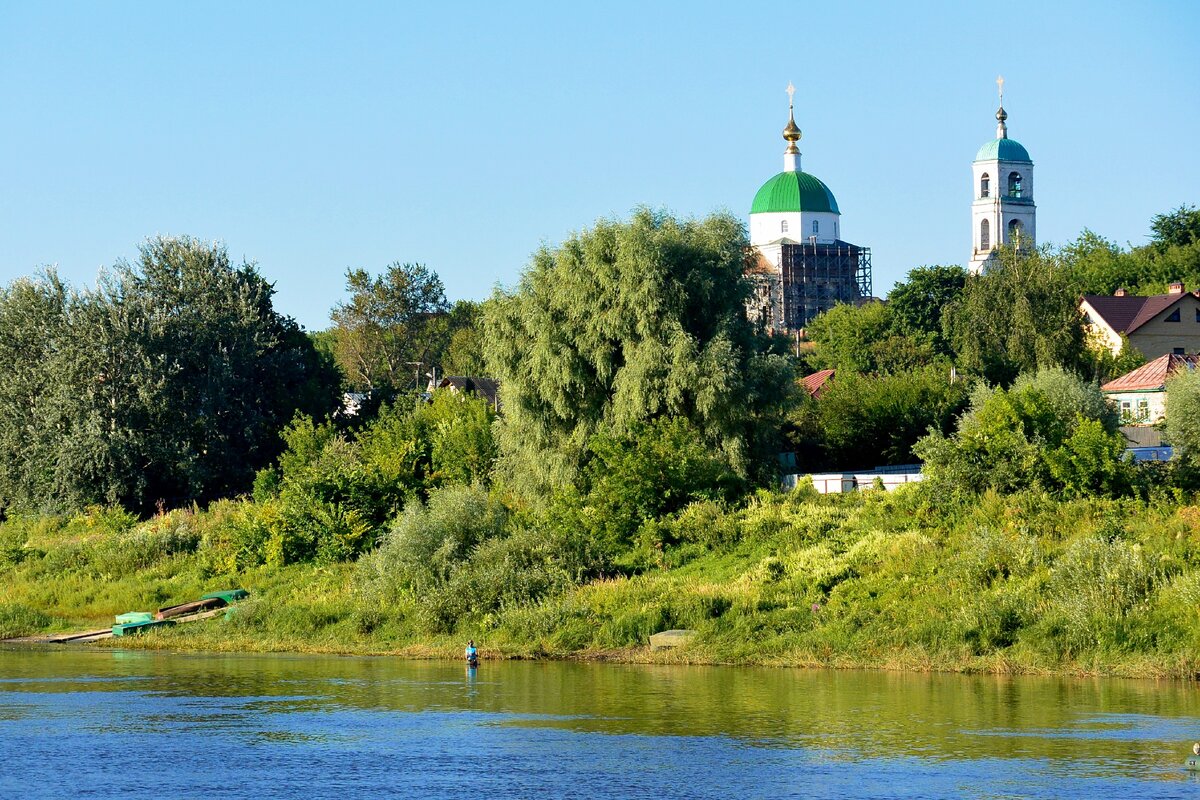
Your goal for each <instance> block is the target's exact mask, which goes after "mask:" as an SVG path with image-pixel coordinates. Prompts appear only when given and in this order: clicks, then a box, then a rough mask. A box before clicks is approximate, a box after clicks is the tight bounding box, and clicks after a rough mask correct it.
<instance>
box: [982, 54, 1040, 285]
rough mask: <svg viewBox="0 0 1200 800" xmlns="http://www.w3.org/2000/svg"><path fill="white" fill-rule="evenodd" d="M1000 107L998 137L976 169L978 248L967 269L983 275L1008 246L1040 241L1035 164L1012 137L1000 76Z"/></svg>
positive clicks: (985, 148)
mask: <svg viewBox="0 0 1200 800" xmlns="http://www.w3.org/2000/svg"><path fill="white" fill-rule="evenodd" d="M996 83H997V84H998V85H999V86H1000V108H999V110H997V111H996V123H997V124H996V138H995V139H992V140H991V141H990V142H984V144H983V147H980V148H979V152H978V153H976V154H975V162H974V163H973V164H972V165H971V174H972V179H973V185H972V190H973V192H974V194H975V199H974V200H973V201H972V203H971V230H972V231H973V238H974V246H973V247H972V248H971V260H970V262H969V263H968V269H969V270H970V271H971V272H972V273H975V274H978V273H979V272H982V271H983V270H984V269H985V268H986V267H987V263H988V262H989V261H990V260H991V259H993V258H995V250H996V248H998V247H1001V246H1003V245H1013V246H1015V247H1018V248H1026V247H1029V248H1032V247H1034V246H1036V242H1037V224H1036V222H1037V206H1036V205H1035V204H1034V202H1033V161H1032V159H1030V158H1029V151H1028V150H1026V149H1025V148H1024V147H1023V146H1022V145H1021V143H1020V142H1018V141H1017V140H1016V139H1010V138H1008V124H1007V121H1008V113H1007V112H1006V111H1005V110H1004V78H998V79H997V81H996Z"/></svg>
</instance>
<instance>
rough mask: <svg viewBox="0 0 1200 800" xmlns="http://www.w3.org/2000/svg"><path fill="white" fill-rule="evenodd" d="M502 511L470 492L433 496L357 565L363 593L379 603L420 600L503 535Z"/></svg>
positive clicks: (408, 512)
mask: <svg viewBox="0 0 1200 800" xmlns="http://www.w3.org/2000/svg"><path fill="white" fill-rule="evenodd" d="M507 522H508V511H507V509H506V508H505V507H504V506H503V504H501V503H500V502H499V501H497V500H494V499H492V498H491V497H489V496H488V494H487V492H485V491H484V490H483V489H481V488H479V487H476V486H452V487H447V488H445V489H441V490H438V491H436V492H433V493H432V494H431V495H430V497H429V502H428V503H420V502H414V503H410V504H409V506H408V507H407V508H405V510H404V513H403V514H401V515H400V517H399V518H398V519H397V520H396V521H395V523H393V525H392V527H391V529H390V530H389V531H388V532H387V534H386V535H385V536H384V539H383V542H382V543H381V544H380V546H379V548H378V549H377V550H376V551H375V552H374V553H372V554H371V555H369V556H367V557H365V558H363V559H361V560H360V561H359V579H360V582H361V584H362V586H363V588H364V589H365V590H366V591H367V592H368V593H369V594H371V595H373V596H375V597H376V598H378V599H379V600H380V601H382V602H388V601H389V600H390V601H394V600H395V598H397V597H399V596H400V595H401V594H403V593H404V592H406V591H407V592H412V593H415V594H416V595H417V596H422V595H424V594H425V593H426V592H429V591H430V590H432V589H435V588H438V587H440V586H441V585H442V584H444V583H446V582H447V581H448V580H449V579H450V577H451V575H452V574H453V572H454V571H455V570H456V569H457V568H458V567H459V566H461V564H462V563H463V562H464V561H466V560H467V558H468V557H469V556H470V554H471V552H472V551H473V550H474V549H475V547H477V546H478V545H479V544H481V543H482V542H484V541H485V540H487V539H491V538H497V537H499V536H501V535H503V533H504V532H505V528H506V525H507Z"/></svg>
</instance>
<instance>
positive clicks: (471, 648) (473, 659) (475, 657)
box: [466, 639, 479, 666]
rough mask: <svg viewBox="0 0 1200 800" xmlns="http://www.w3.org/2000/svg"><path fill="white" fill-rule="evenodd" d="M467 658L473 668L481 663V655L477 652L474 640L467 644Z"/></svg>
mask: <svg viewBox="0 0 1200 800" xmlns="http://www.w3.org/2000/svg"><path fill="white" fill-rule="evenodd" d="M466 657H467V663H468V664H471V665H472V666H473V665H475V664H478V663H479V654H478V653H477V652H476V650H475V640H474V639H472V640H470V641H469V642H467V650H466Z"/></svg>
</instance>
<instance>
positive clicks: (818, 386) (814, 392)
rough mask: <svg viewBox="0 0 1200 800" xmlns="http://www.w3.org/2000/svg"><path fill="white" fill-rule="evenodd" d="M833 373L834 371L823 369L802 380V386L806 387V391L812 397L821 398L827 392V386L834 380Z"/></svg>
mask: <svg viewBox="0 0 1200 800" xmlns="http://www.w3.org/2000/svg"><path fill="white" fill-rule="evenodd" d="M833 373H834V370H831V369H823V370H821V371H820V372H814V373H813V374H812V375H806V376H805V377H803V378H801V379H800V384H801V385H802V386H804V391H806V392H808V394H809V396H810V397H820V396H821V392H822V391H824V390H825V384H827V383H829V381H830V379H831V378H833Z"/></svg>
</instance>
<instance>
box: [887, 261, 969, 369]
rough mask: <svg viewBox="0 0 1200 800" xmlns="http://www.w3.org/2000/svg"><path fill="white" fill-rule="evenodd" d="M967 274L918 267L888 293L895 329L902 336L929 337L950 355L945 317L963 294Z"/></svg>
mask: <svg viewBox="0 0 1200 800" xmlns="http://www.w3.org/2000/svg"><path fill="white" fill-rule="evenodd" d="M966 282H967V272H966V270H964V269H963V268H962V267H959V266H946V267H943V266H930V267H917V268H916V269H913V270H910V271H909V273H908V277H907V278H906V279H905V280H904V281H903V282H901V283H897V284H896V285H895V287H893V288H892V291H890V292H889V293H888V308H889V309H891V314H892V321H893V327H894V329H895V330H897V331H898V332H900V333H903V334H910V335H911V334H928V335H930V336H931V337H932V338H933V344H934V347H935V348H936V349H937V351H938V352H939V353H943V354H945V355H949V353H950V349H949V345H948V344H947V343H946V342H945V340H944V339H943V338H942V313H943V312H944V311H945V309H946V307H947V306H948V305H949V304H950V303H952V302H953V301H954V300H956V299H958V297H959V295H960V294H962V290H963V287H964V286H965V285H966Z"/></svg>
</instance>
